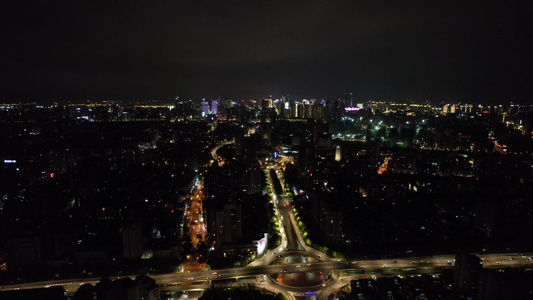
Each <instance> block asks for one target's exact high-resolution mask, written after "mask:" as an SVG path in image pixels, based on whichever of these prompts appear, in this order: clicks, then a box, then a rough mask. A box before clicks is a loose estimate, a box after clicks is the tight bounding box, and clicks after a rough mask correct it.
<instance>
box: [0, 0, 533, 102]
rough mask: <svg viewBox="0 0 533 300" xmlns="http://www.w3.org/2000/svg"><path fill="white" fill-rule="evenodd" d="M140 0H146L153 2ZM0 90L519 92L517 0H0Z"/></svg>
mask: <svg viewBox="0 0 533 300" xmlns="http://www.w3.org/2000/svg"><path fill="white" fill-rule="evenodd" d="M152 2H153V3H152ZM0 10H1V12H0V14H1V15H0V17H1V19H2V20H1V21H0V22H1V26H2V30H1V33H0V34H1V43H0V44H1V45H0V50H1V55H0V63H1V69H2V72H0V80H1V82H0V87H1V90H0V97H1V98H0V100H1V101H7V100H58V99H61V100H66V99H72V100H77V99H123V100H128V99H132V100H143V99H163V100H164V99H172V98H173V97H175V96H176V95H178V94H179V95H182V96H183V97H190V98H199V97H216V96H218V95H220V94H222V95H224V96H227V97H232V98H235V99H240V98H254V97H262V96H266V95H269V94H274V95H279V94H281V93H288V94H291V95H295V96H296V97H317V98H319V97H338V96H339V95H342V94H343V93H344V92H346V91H352V92H354V94H355V95H356V96H357V97H358V98H361V99H400V100H403V99H406V98H409V99H418V100H422V99H427V98H428V97H432V98H435V99H451V100H463V101H500V100H501V101H510V100H515V101H521V102H531V101H530V99H531V93H532V92H533V88H532V87H531V86H532V85H531V84H529V82H530V81H531V79H532V77H533V76H532V74H531V69H532V67H533V63H532V59H531V54H530V53H532V50H533V49H532V48H533V45H532V41H531V28H533V27H532V26H531V25H533V24H532V23H533V22H532V21H531V18H530V16H531V15H532V12H533V11H532V10H531V6H530V5H529V3H528V2H527V1H514V2H513V3H510V2H505V3H504V2H490V1H483V2H480V3H474V2H468V1H441V2H433V1H431V2H430V1H423V2H422V1H413V2H406V1H379V3H378V1H368V2H367V1H150V2H148V1H145V2H135V1H49V2H48V1H4V2H3V3H2V4H1V6H0Z"/></svg>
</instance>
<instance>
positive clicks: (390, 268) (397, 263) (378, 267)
mask: <svg viewBox="0 0 533 300" xmlns="http://www.w3.org/2000/svg"><path fill="white" fill-rule="evenodd" d="M296 253H299V252H294V251H292V252H291V251H287V252H285V253H284V254H285V255H287V256H290V255H293V254H296ZM276 255H277V253H276V252H270V253H268V254H266V255H265V260H266V258H268V257H272V258H274V257H276ZM477 256H478V257H479V258H481V260H482V261H483V262H484V263H483V268H489V269H505V268H525V267H533V261H532V259H531V257H533V253H523V254H521V253H499V254H477ZM497 262H499V263H497ZM487 263H489V264H490V265H488V266H487V265H486V264H487ZM454 266H455V255H439V256H433V257H413V258H388V259H375V260H358V261H321V262H318V261H317V262H311V263H285V264H272V265H260V266H246V267H242V268H232V269H221V270H210V271H197V272H191V273H171V274H159V275H157V274H154V275H149V276H150V277H152V278H153V279H155V280H156V282H157V283H158V284H159V285H162V286H174V285H181V286H194V285H198V284H201V283H202V282H206V281H207V282H211V281H217V280H227V279H236V278H246V277H254V276H261V277H262V275H270V274H276V273H293V272H320V271H322V272H325V271H339V272H341V273H343V274H344V275H343V276H341V277H340V278H338V279H339V280H338V281H339V282H342V283H343V284H344V285H345V284H347V282H346V281H348V282H349V280H350V278H355V277H361V276H363V277H364V276H367V277H368V276H370V275H373V274H374V275H375V274H381V275H409V274H420V273H424V272H425V273H438V272H441V271H442V270H445V269H449V268H452V267H454ZM351 270H358V271H360V272H361V274H355V275H346V271H348V273H349V272H350V271H351ZM354 276H355V277H354ZM123 277H126V276H123ZM123 277H110V279H111V280H115V279H118V278H123ZM127 277H131V278H134V277H135V275H131V276H127ZM365 278H366V277H365ZM340 279H343V281H340ZM99 281H100V279H99V278H98V279H94V278H74V279H63V280H51V281H43V282H32V283H23V284H15V285H6V286H2V287H0V291H6V290H17V289H34V288H44V287H50V286H63V287H65V289H67V290H69V291H74V290H77V288H78V287H79V286H80V285H82V284H86V283H89V284H95V283H97V282H99ZM259 281H260V280H259ZM332 285H334V284H332ZM337 285H338V284H337ZM289 289H308V290H309V288H308V287H304V288H295V287H290V288H289Z"/></svg>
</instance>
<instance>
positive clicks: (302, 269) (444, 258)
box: [0, 142, 533, 299]
mask: <svg viewBox="0 0 533 300" xmlns="http://www.w3.org/2000/svg"><path fill="white" fill-rule="evenodd" d="M228 143H231V142H226V143H224V144H228ZM219 147H220V146H219ZM219 147H217V148H216V149H218V148H219ZM213 151H214V153H213V155H214V158H215V157H217V156H216V150H215V149H213ZM217 158H218V157H217ZM276 173H277V172H276ZM277 177H278V178H271V176H270V173H269V176H268V182H269V184H270V185H271V186H272V180H280V181H281V186H282V187H283V188H284V183H283V179H282V178H279V174H278V176H277ZM194 196H195V195H193V197H194ZM196 196H200V197H201V195H196ZM272 201H273V203H274V207H275V210H276V214H277V217H278V222H279V225H280V226H279V227H280V233H281V245H280V246H278V247H277V248H276V249H273V250H271V251H270V252H268V253H266V254H264V255H263V256H262V257H261V258H259V259H257V260H255V261H253V262H252V263H250V264H249V265H248V266H246V267H242V268H232V269H222V270H210V271H196V272H190V273H171V274H160V275H150V277H152V278H153V279H154V280H156V282H157V284H158V285H160V286H161V289H162V290H165V291H172V290H174V291H194V290H196V291H202V290H205V289H207V288H209V287H210V286H211V284H210V283H211V282H213V283H214V284H216V283H217V281H220V280H226V281H224V282H220V284H222V285H225V286H237V285H239V284H241V283H242V284H250V283H253V284H255V285H256V286H257V287H260V288H265V289H267V290H270V291H272V292H274V293H279V292H283V293H285V294H286V295H287V296H288V297H289V298H290V299H295V296H303V295H311V296H312V297H313V298H315V297H316V298H318V299H327V297H328V296H329V295H331V294H332V293H334V292H336V291H338V290H339V289H340V288H342V287H343V286H345V285H347V284H349V282H350V280H353V279H361V278H376V277H380V276H393V275H414V274H421V273H429V274H432V273H439V272H441V271H443V270H445V269H448V268H452V267H453V266H454V265H455V255H441V256H432V257H416V258H388V259H375V260H358V261H340V260H338V259H332V258H330V257H328V256H327V255H325V254H324V253H322V252H320V251H318V250H316V249H313V248H311V247H309V246H307V245H306V244H305V241H304V239H303V237H302V235H301V233H300V231H299V229H298V226H297V223H296V220H295V218H294V214H293V213H292V208H291V205H290V199H288V198H287V197H285V195H282V197H281V198H280V199H278V198H277V197H276V196H274V197H273V199H272ZM195 208H196V209H198V208H199V207H195ZM193 212H194V210H193ZM194 216H196V217H199V216H201V215H199V214H195V215H194ZM477 256H478V257H480V258H481V260H482V262H483V268H496V269H500V268H520V267H533V262H532V259H531V256H533V253H524V254H521V253H503V254H478V255H477ZM291 261H292V262H291ZM294 261H297V263H294ZM327 271H331V277H330V278H329V279H328V280H326V281H324V282H323V281H322V280H320V281H319V283H318V284H316V285H314V286H288V285H283V284H280V283H277V282H275V281H273V280H272V279H271V277H270V276H268V275H271V274H287V275H290V274H296V273H303V274H312V273H313V272H314V273H315V274H318V273H320V272H327ZM320 274H322V273H320ZM128 277H135V275H132V276H128ZM239 278H241V280H242V281H235V280H231V279H239ZM110 279H112V280H114V279H116V277H110ZM99 281H100V279H93V278H78V279H64V280H53V281H44V282H33V283H24V284H16V285H7V286H1V287H0V291H6V290H17V289H33V288H43V287H50V286H63V287H64V288H65V290H67V292H68V293H69V294H73V293H74V292H75V291H76V290H77V289H78V288H79V286H81V285H83V284H87V283H89V284H96V283H97V282H99Z"/></svg>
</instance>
